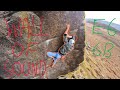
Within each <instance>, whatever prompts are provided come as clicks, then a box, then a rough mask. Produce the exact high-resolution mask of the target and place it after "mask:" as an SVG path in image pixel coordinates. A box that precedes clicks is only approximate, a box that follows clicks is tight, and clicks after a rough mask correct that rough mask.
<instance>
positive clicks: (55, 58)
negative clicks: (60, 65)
mask: <svg viewBox="0 0 120 90" xmlns="http://www.w3.org/2000/svg"><path fill="white" fill-rule="evenodd" d="M47 55H48V57H51V58H52V57H54V58H53V60H54V63H56V61H57V60H58V59H60V58H61V56H62V55H61V54H59V53H58V52H47Z"/></svg>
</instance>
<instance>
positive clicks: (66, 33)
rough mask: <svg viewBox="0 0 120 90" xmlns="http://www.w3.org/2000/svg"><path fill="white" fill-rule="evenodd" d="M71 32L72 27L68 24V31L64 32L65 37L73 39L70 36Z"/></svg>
mask: <svg viewBox="0 0 120 90" xmlns="http://www.w3.org/2000/svg"><path fill="white" fill-rule="evenodd" d="M69 30H70V25H69V24H67V29H66V31H65V32H64V35H67V36H66V37H68V38H72V36H70V35H68V32H69Z"/></svg>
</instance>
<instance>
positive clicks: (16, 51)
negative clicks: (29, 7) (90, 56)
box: [0, 11, 85, 79]
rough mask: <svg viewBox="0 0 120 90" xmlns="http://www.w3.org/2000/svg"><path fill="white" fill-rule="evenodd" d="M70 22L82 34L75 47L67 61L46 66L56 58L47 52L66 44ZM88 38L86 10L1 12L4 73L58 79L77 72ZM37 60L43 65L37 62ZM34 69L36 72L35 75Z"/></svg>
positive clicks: (0, 60) (1, 67)
mask: <svg viewBox="0 0 120 90" xmlns="http://www.w3.org/2000/svg"><path fill="white" fill-rule="evenodd" d="M4 18H5V19H4ZM27 21H28V22H27ZM7 23H8V27H7ZM67 23H69V24H70V25H71V27H70V29H71V30H70V34H72V35H76V36H77V37H78V39H77V41H76V44H75V49H74V50H73V51H72V52H70V53H69V54H68V55H67V56H66V58H65V61H64V62H62V61H61V60H59V61H58V62H57V63H56V65H55V67H53V68H50V67H46V66H48V65H49V64H50V63H51V61H52V59H50V58H48V57H47V55H46V53H47V51H52V52H55V51H57V50H58V49H59V47H60V46H61V45H62V44H63V41H62V35H63V33H64V32H65V30H66V24H67ZM18 26H19V27H18ZM14 27H16V28H14ZM13 28H14V29H13ZM9 30H11V32H12V33H11V32H9ZM8 35H9V36H8ZM84 41H85V36H84V12H83V11H29V12H28V11H18V12H13V11H1V12H0V47H1V48H0V76H1V77H2V78H8V76H10V77H9V78H13V79H16V78H23V79H27V78H30V79H31V78H48V79H55V78H57V77H58V76H59V75H63V74H67V73H68V72H70V71H73V70H74V69H75V68H77V67H78V65H79V64H80V63H81V62H82V61H83V60H84V57H83V56H84V47H85V44H84ZM15 45H16V46H15ZM34 50H35V51H34ZM17 55H18V56H17ZM16 56H17V57H16ZM7 61H8V62H7ZM41 61H42V63H41ZM37 62H38V63H40V64H39V65H37ZM43 62H44V63H43ZM25 63H26V64H25ZM27 63H32V64H29V65H27ZM5 66H6V68H5ZM41 66H44V68H43V67H42V68H41ZM28 67H30V70H29V71H28ZM45 67H46V68H45ZM38 68H39V69H38ZM42 70H43V71H42ZM10 71H11V72H10ZM20 71H21V72H20ZM34 71H36V72H35V73H36V74H33V72H34ZM23 72H24V74H23ZM38 72H40V74H39V73H38ZM27 73H28V75H26V74H27ZM41 75H42V76H43V77H40V76H41Z"/></svg>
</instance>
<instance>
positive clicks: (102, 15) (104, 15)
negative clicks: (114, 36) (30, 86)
mask: <svg viewBox="0 0 120 90" xmlns="http://www.w3.org/2000/svg"><path fill="white" fill-rule="evenodd" d="M93 14H94V15H93ZM109 15H110V17H109ZM114 18H116V19H114ZM85 19H105V20H103V21H108V22H111V21H112V20H113V19H114V20H113V21H112V23H115V24H119V25H120V11H85Z"/></svg>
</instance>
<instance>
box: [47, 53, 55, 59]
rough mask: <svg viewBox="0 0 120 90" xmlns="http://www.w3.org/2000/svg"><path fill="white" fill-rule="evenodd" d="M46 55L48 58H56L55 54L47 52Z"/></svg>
mask: <svg viewBox="0 0 120 90" xmlns="http://www.w3.org/2000/svg"><path fill="white" fill-rule="evenodd" d="M47 55H48V57H51V58H53V57H55V56H56V52H47Z"/></svg>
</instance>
